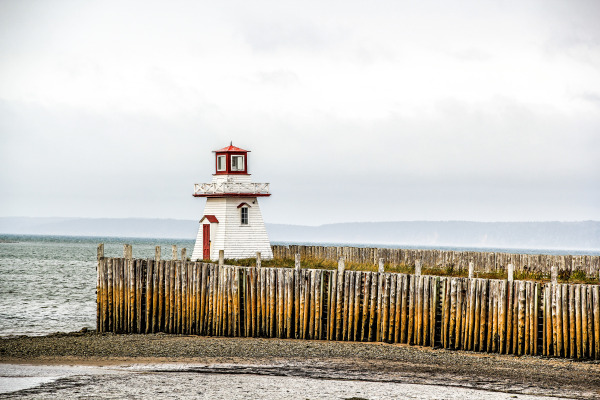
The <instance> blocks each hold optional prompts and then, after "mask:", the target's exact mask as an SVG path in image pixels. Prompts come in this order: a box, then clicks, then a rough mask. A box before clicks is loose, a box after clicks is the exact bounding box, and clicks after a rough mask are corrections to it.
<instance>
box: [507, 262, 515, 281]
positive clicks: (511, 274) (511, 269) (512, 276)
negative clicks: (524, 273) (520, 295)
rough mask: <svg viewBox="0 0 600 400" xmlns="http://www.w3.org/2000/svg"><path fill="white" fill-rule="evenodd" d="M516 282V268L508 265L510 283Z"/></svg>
mask: <svg viewBox="0 0 600 400" xmlns="http://www.w3.org/2000/svg"><path fill="white" fill-rule="evenodd" d="M514 280H515V266H514V265H512V264H508V281H509V282H512V281H514Z"/></svg>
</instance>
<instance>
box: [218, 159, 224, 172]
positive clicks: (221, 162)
mask: <svg viewBox="0 0 600 400" xmlns="http://www.w3.org/2000/svg"><path fill="white" fill-rule="evenodd" d="M217 171H225V156H217Z"/></svg>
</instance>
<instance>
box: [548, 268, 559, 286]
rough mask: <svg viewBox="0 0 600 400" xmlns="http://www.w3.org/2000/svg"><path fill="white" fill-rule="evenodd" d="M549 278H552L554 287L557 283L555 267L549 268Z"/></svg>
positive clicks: (556, 269)
mask: <svg viewBox="0 0 600 400" xmlns="http://www.w3.org/2000/svg"><path fill="white" fill-rule="evenodd" d="M550 277H551V278H552V284H553V285H556V284H557V283H558V267H557V266H556V265H553V266H552V267H550Z"/></svg>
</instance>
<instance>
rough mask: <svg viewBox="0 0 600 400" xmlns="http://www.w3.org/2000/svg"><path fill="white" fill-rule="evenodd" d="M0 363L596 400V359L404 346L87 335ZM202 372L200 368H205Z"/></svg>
mask: <svg viewBox="0 0 600 400" xmlns="http://www.w3.org/2000/svg"><path fill="white" fill-rule="evenodd" d="M0 363H3V364H35V365H66V364H69V365H73V364H75V365H97V366H102V365H123V364H158V365H160V364H167V363H169V364H172V363H185V364H194V365H203V366H204V367H205V368H208V370H209V371H210V373H231V371H232V370H233V371H235V373H244V374H258V375H261V374H262V375H265V374H270V375H278V374H279V375H280V376H302V377H309V378H316V379H341V380H344V379H348V380H365V381H374V382H404V383H420V384H431V385H446V386H456V387H465V388H475V389H482V390H494V391H499V392H507V393H516V394H519V393H520V394H534V395H546V396H558V397H567V398H600V363H598V362H597V361H579V362H576V361H571V360H564V359H555V358H543V357H514V356H504V355H494V354H483V353H469V352H462V351H449V350H444V349H431V348H424V347H416V346H407V345H391V344H383V343H359V342H327V341H303V340H280V339H259V338H225V337H201V336H181V335H165V334H150V335H118V334H111V333H107V334H97V333H95V332H93V331H91V332H74V333H57V334H52V335H48V336H41V337H31V336H18V337H5V338H2V339H0ZM205 372H206V371H205Z"/></svg>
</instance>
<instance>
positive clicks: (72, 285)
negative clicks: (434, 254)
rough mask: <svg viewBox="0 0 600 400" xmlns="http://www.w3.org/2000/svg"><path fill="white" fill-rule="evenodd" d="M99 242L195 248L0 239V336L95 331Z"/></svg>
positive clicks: (109, 248)
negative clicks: (85, 328) (82, 329)
mask: <svg viewBox="0 0 600 400" xmlns="http://www.w3.org/2000/svg"><path fill="white" fill-rule="evenodd" d="M98 243H104V246H105V247H104V254H105V255H106V256H107V257H118V256H122V254H123V244H125V243H127V244H131V245H132V246H133V256H134V257H135V258H154V247H155V246H162V253H163V257H164V258H167V257H170V254H171V245H173V244H174V245H177V247H178V249H181V248H186V249H187V251H188V254H191V252H192V249H193V246H194V240H193V239H190V240H176V239H132V238H102V237H93V238H91V237H64V236H18V235H0V336H7V335H44V334H48V333H53V332H71V331H77V330H80V329H81V328H83V327H87V328H89V329H95V328H96V303H95V301H96V294H95V293H96V249H97V245H98ZM277 244H288V243H282V242H280V243H277ZM301 244H309V243H301ZM319 245H325V244H319ZM326 245H339V244H336V243H329V244H326ZM370 246H373V247H392V246H377V245H370ZM396 247H404V248H406V246H396ZM449 249H450V250H479V251H505V252H520V253H534V254H544V253H545V254H576V253H577V252H560V251H556V250H553V251H548V250H546V251H545V250H533V249H521V250H519V251H514V250H510V249H473V248H470V249H465V248H460V249H459V248H454V249H451V248H449ZM587 254H599V253H598V252H591V253H590V252H588V253H587Z"/></svg>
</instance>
